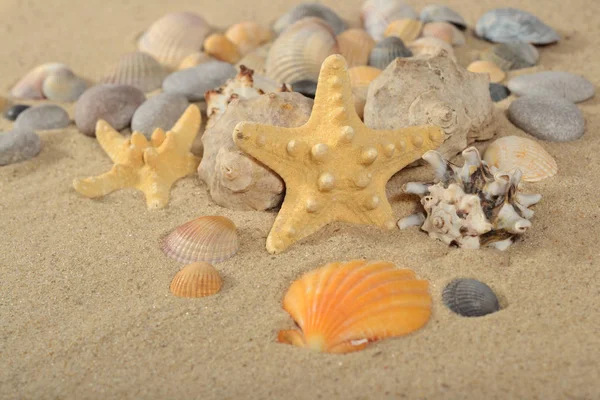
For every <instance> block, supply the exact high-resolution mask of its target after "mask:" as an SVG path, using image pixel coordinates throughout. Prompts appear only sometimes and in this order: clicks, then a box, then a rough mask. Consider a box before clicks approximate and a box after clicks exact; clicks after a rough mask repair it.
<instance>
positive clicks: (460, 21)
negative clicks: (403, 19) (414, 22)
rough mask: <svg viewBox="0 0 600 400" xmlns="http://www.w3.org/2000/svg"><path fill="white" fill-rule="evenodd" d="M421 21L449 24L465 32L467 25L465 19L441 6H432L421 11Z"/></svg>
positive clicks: (448, 8)
mask: <svg viewBox="0 0 600 400" xmlns="http://www.w3.org/2000/svg"><path fill="white" fill-rule="evenodd" d="M420 17H421V21H423V22H424V23H427V22H449V23H451V24H453V25H455V26H457V27H458V28H460V29H462V30H464V29H466V28H467V23H466V22H465V20H464V18H463V17H462V16H461V15H460V14H458V13H457V12H456V11H454V10H452V9H451V8H450V7H447V6H442V5H439V4H431V5H428V6H425V7H423V9H422V10H421V16H420Z"/></svg>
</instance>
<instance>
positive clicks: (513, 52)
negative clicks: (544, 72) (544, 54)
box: [481, 42, 540, 71]
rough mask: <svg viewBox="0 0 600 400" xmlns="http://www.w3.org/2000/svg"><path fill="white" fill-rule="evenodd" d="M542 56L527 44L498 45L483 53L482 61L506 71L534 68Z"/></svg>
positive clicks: (510, 43)
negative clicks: (491, 63)
mask: <svg viewBox="0 0 600 400" xmlns="http://www.w3.org/2000/svg"><path fill="white" fill-rule="evenodd" d="M539 58H540V55H539V53H538V51H537V49H536V48H535V47H534V46H532V45H530V44H529V43H525V42H509V43H500V44H496V45H494V46H492V47H490V48H489V49H487V50H485V51H484V52H482V53H481V59H482V60H485V61H491V62H493V63H494V64H496V65H498V66H499V67H500V68H502V69H503V70H504V71H509V70H512V69H520V68H527V67H533V66H534V65H535V64H537V62H538V59H539Z"/></svg>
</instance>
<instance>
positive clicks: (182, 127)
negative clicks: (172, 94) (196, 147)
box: [167, 104, 202, 152]
mask: <svg viewBox="0 0 600 400" xmlns="http://www.w3.org/2000/svg"><path fill="white" fill-rule="evenodd" d="M201 123H202V115H201V114H200V109H198V106H196V105H194V104H192V105H190V106H189V107H188V108H187V109H186V110H185V112H184V113H183V114H182V115H181V117H180V118H179V120H178V121H177V122H176V123H175V125H174V126H173V127H172V128H171V129H170V130H169V133H172V134H173V136H174V137H175V143H176V146H177V148H178V150H179V151H180V152H188V151H190V149H191V148H192V144H193V143H194V139H196V135H198V131H199V130H200V125H201ZM167 136H168V134H167Z"/></svg>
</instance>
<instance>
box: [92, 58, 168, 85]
mask: <svg viewBox="0 0 600 400" xmlns="http://www.w3.org/2000/svg"><path fill="white" fill-rule="evenodd" d="M166 76H167V70H165V68H164V67H163V66H162V65H160V63H159V62H158V61H156V60H155V59H154V57H152V56H151V55H150V54H148V53H143V52H141V51H136V52H133V53H129V54H125V55H123V56H121V58H119V61H117V62H116V63H115V64H114V65H113V66H111V67H110V68H109V69H108V71H106V73H105V74H104V76H103V77H102V79H100V82H101V83H114V84H116V85H130V86H133V87H136V88H138V89H140V90H141V91H142V92H145V93H147V92H151V91H153V90H156V89H158V88H160V87H161V85H162V82H163V80H164V79H165V77H166Z"/></svg>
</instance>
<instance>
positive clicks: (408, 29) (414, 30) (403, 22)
mask: <svg viewBox="0 0 600 400" xmlns="http://www.w3.org/2000/svg"><path fill="white" fill-rule="evenodd" d="M422 29H423V23H422V22H421V21H418V20H416V19H407V18H405V19H399V20H396V21H392V22H391V23H390V24H389V25H388V26H387V28H385V32H384V33H383V36H385V37H389V36H396V37H397V38H400V39H402V41H403V42H412V41H413V40H415V39H416V38H418V37H419V35H420V34H421V30H422Z"/></svg>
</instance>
